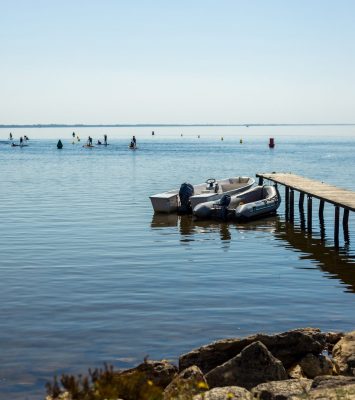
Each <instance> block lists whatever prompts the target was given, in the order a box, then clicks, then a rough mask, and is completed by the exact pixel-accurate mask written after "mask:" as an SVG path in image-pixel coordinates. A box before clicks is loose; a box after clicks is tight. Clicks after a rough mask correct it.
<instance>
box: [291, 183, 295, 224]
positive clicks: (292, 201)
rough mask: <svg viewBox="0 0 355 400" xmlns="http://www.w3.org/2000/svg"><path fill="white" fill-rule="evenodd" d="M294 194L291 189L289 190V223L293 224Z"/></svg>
mask: <svg viewBox="0 0 355 400" xmlns="http://www.w3.org/2000/svg"><path fill="white" fill-rule="evenodd" d="M294 210H295V192H294V190H293V189H291V190H290V221H291V222H292V223H293V221H294V215H295V212H294Z"/></svg>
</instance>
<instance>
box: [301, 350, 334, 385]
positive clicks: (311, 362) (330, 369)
mask: <svg viewBox="0 0 355 400" xmlns="http://www.w3.org/2000/svg"><path fill="white" fill-rule="evenodd" d="M299 365H300V367H301V369H302V372H303V373H304V375H305V376H306V377H307V378H310V379H313V378H315V377H316V376H319V375H335V374H336V370H335V366H334V365H333V362H332V360H331V359H330V358H329V357H326V356H324V355H322V354H320V355H314V354H307V355H306V356H305V357H303V358H302V360H301V361H300V362H299Z"/></svg>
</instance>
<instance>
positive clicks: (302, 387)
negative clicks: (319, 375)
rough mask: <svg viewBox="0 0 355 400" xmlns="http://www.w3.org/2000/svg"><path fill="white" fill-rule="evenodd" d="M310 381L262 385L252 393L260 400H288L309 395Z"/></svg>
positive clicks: (289, 381) (297, 380)
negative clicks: (300, 395) (301, 395)
mask: <svg viewBox="0 0 355 400" xmlns="http://www.w3.org/2000/svg"><path fill="white" fill-rule="evenodd" d="M311 385H312V381H311V380H310V379H287V380H286V381H277V382H267V383H261V384H260V385H258V386H256V387H255V388H254V389H252V391H251V393H252V394H253V395H254V398H257V399H258V400H287V399H288V398H289V396H292V395H296V394H304V395H305V394H307V393H308V392H309V391H310V389H311Z"/></svg>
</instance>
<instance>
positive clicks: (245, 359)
mask: <svg viewBox="0 0 355 400" xmlns="http://www.w3.org/2000/svg"><path fill="white" fill-rule="evenodd" d="M283 379H287V373H286V371H285V368H284V367H283V365H282V363H281V361H280V360H278V359H276V358H275V357H274V356H273V355H272V354H271V353H270V352H269V351H268V349H267V348H266V347H265V346H264V345H263V344H262V343H261V342H255V343H252V344H250V345H249V346H247V347H246V348H245V349H243V350H242V351H241V353H240V354H238V355H237V356H235V357H234V358H232V359H231V360H229V361H227V362H226V363H224V364H222V365H220V366H218V367H216V368H215V369H213V370H212V371H210V372H209V373H208V374H207V375H206V380H207V383H208V385H209V386H210V387H211V388H214V387H222V386H241V387H244V388H246V389H251V388H253V387H254V386H256V385H258V384H259V383H263V382H268V381H278V380H283Z"/></svg>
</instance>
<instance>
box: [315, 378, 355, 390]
mask: <svg viewBox="0 0 355 400" xmlns="http://www.w3.org/2000/svg"><path fill="white" fill-rule="evenodd" d="M352 384H355V377H354V376H343V375H338V376H330V375H328V376H327V375H323V376H317V377H316V378H314V380H313V383H312V389H328V388H335V387H339V386H346V385H352Z"/></svg>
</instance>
